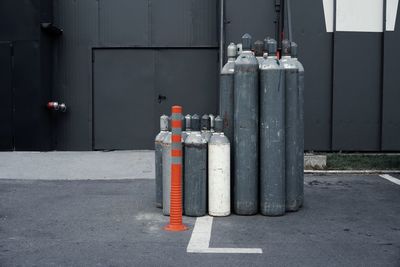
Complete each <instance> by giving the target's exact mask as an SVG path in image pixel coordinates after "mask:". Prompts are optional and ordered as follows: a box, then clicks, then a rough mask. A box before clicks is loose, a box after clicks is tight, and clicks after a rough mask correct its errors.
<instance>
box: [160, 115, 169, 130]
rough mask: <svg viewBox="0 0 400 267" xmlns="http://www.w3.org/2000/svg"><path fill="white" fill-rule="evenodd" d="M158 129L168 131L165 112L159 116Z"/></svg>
mask: <svg viewBox="0 0 400 267" xmlns="http://www.w3.org/2000/svg"><path fill="white" fill-rule="evenodd" d="M160 130H161V131H168V116H167V115H165V114H163V115H162V116H161V117H160Z"/></svg>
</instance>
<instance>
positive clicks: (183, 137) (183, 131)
mask: <svg viewBox="0 0 400 267" xmlns="http://www.w3.org/2000/svg"><path fill="white" fill-rule="evenodd" d="M181 122H182V139H183V140H185V139H186V137H187V136H188V133H187V132H186V117H185V116H183V115H182V118H181Z"/></svg>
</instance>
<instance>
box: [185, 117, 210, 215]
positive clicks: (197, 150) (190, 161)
mask: <svg viewBox="0 0 400 267" xmlns="http://www.w3.org/2000/svg"><path fill="white" fill-rule="evenodd" d="M207 117H208V116H207ZM183 192H184V197H183V199H184V205H183V207H184V214H185V215H187V216H195V217H197V216H204V215H206V213H207V140H206V139H205V138H204V137H203V136H202V133H201V132H200V120H199V116H198V115H196V114H195V115H193V116H192V132H191V133H190V135H189V136H188V137H187V138H186V140H185V180H184V190H183Z"/></svg>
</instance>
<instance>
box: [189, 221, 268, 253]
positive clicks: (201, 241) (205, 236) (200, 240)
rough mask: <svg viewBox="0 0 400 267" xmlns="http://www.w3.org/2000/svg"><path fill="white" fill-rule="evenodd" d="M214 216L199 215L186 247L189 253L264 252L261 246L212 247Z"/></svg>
mask: <svg viewBox="0 0 400 267" xmlns="http://www.w3.org/2000/svg"><path fill="white" fill-rule="evenodd" d="M212 222H213V217H211V216H204V217H198V218H197V219H196V223H195V225H194V229H193V232H192V236H191V237H190V241H189V244H188V246H187V248H186V252H187V253H238V254H239V253H240V254H262V253H263V252H262V249H261V248H210V239H211V229H212Z"/></svg>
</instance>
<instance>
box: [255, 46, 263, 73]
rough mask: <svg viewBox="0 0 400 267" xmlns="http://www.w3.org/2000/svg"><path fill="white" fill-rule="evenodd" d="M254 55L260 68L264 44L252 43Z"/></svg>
mask: <svg viewBox="0 0 400 267" xmlns="http://www.w3.org/2000/svg"><path fill="white" fill-rule="evenodd" d="M254 55H255V56H256V59H257V61H258V66H259V67H260V65H261V63H262V61H263V60H264V58H263V57H264V42H262V41H260V40H257V41H255V42H254Z"/></svg>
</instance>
